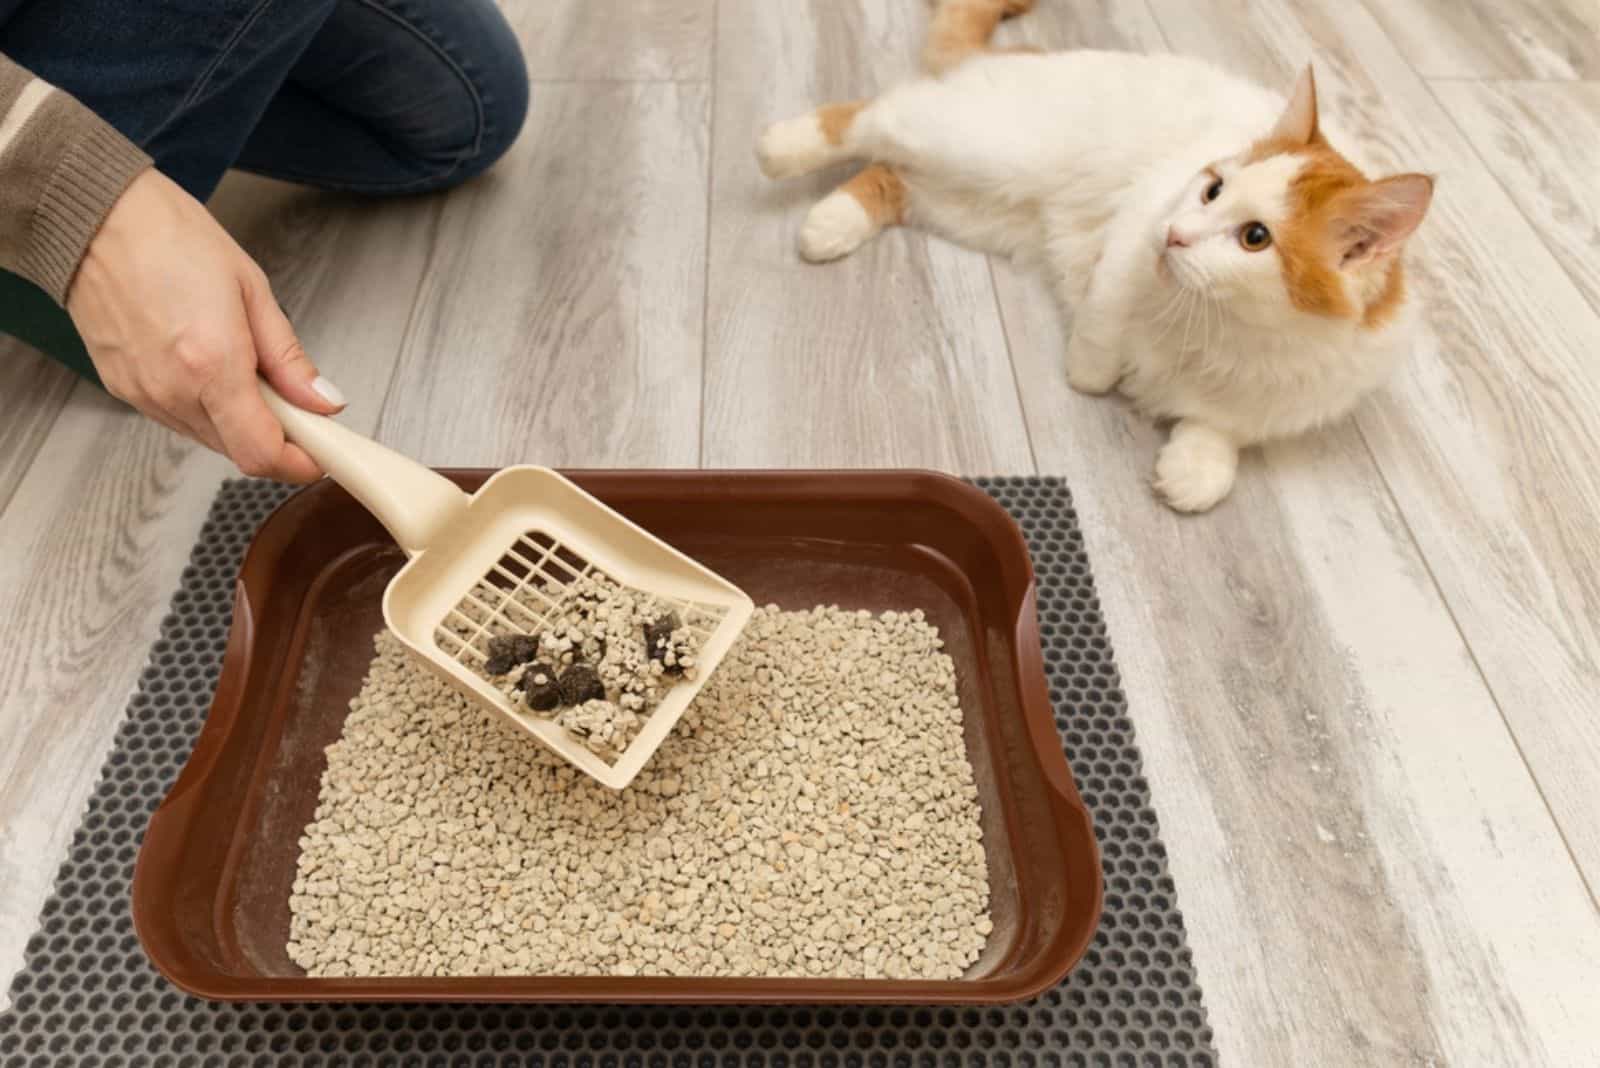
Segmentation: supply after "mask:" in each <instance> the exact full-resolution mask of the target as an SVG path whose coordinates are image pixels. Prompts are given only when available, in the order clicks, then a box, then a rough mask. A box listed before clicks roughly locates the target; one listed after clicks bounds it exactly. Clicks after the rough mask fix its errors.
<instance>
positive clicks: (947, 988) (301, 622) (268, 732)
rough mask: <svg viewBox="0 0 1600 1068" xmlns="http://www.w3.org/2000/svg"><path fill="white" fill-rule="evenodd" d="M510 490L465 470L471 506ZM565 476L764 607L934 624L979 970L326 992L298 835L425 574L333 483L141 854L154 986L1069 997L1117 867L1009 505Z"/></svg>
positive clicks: (808, 475) (515, 980)
mask: <svg viewBox="0 0 1600 1068" xmlns="http://www.w3.org/2000/svg"><path fill="white" fill-rule="evenodd" d="M490 473H491V472H487V471H458V472H446V474H447V475H448V476H449V477H450V478H452V479H454V480H456V481H457V482H458V483H460V484H461V485H462V486H463V487H464V488H466V489H468V490H472V489H476V488H477V486H478V485H479V484H481V483H482V482H483V480H484V479H485V478H486V477H488V475H489V474H490ZM569 476H570V477H571V478H572V479H573V480H574V481H576V482H577V483H578V484H579V485H580V486H582V487H583V488H584V489H585V490H587V491H588V492H590V493H592V494H594V495H595V496H596V497H598V498H600V499H601V500H602V501H604V502H605V503H606V504H608V505H610V506H611V507H613V508H615V509H617V510H618V511H619V512H621V513H622V514H623V515H625V516H626V517H627V518H629V519H630V520H632V521H633V522H635V523H638V524H639V525H641V526H642V527H644V528H645V529H646V530H649V531H650V532H652V533H653V534H655V535H656V536H658V537H660V538H662V539H663V540H665V541H667V542H669V543H670V544H672V545H673V546H675V547H676V548H678V549H680V550H682V551H683V552H686V553H688V554H689V555H690V556H692V557H694V558H695V559H697V560H699V561H701V562H702V563H704V564H705V565H706V566H707V567H710V568H712V569H713V570H715V571H717V572H718V573H720V574H722V575H725V576H727V578H728V579H729V580H730V581H732V582H734V583H736V584H738V585H739V586H741V587H742V588H743V589H744V590H745V591H746V592H748V593H749V594H750V596H751V597H753V598H754V599H755V601H756V603H757V604H766V603H773V602H775V603H777V604H779V605H781V606H783V607H785V608H810V607H812V606H814V605H817V604H838V605H840V606H842V607H845V608H867V609H873V610H883V609H889V608H893V609H911V608H921V609H922V610H923V611H924V612H926V613H927V615H928V618H929V619H930V620H931V621H932V622H933V623H934V624H936V625H937V626H938V628H939V630H940V632H941V634H942V635H943V637H944V639H945V642H946V648H947V649H948V651H949V653H950V655H951V656H952V657H953V658H954V660H955V664H956V675H957V684H958V687H959V690H960V697H961V705H962V708H963V710H964V712H965V716H966V726H965V734H966V742H967V748H968V752H969V754H970V755H971V758H972V763H973V768H974V771H975V773H976V778H977V785H978V796H979V802H980V805H981V809H982V821H983V842H984V848H985V851H986V852H987V854H988V863H989V880H990V887H991V915H992V917H993V919H994V924H995V926H994V932H993V933H992V934H991V935H990V936H989V941H988V945H987V946H986V948H985V950H984V952H983V954H982V956H981V957H980V958H979V960H978V961H977V962H976V963H975V964H974V965H973V966H972V967H971V968H969V969H968V971H967V974H966V975H965V976H963V977H962V978H961V979H958V980H950V981H915V982H912V981H903V980H888V979H782V978H770V979H763V978H747V979H709V978H686V977H681V976H653V977H652V976H641V977H627V978H624V977H615V978H613V977H606V976H585V977H570V976H484V977H481V978H454V979H452V978H432V977H418V978H366V979H362V978H350V979H318V978H310V977H307V976H306V975H305V974H304V972H303V971H302V970H301V969H300V968H299V966H297V965H295V964H294V963H293V962H291V961H290V960H289V957H288V955H287V953H286V952H285V949H284V943H285V941H286V938H287V934H288V930H289V888H290V884H291V883H292V882H293V880H294V876H295V864H296V860H297V856H298V851H299V843H298V840H299V838H300V835H301V833H302V831H303V830H304V828H305V826H306V824H307V823H308V822H309V821H310V818H311V813H312V810H313V809H315V807H316V804H317V791H318V784H319V781H320V777H321V774H322V770H323V766H324V756H323V749H324V747H325V746H327V745H328V744H329V743H331V742H333V741H334V740H335V739H336V738H338V737H339V734H340V731H341V729H342V727H343V724H344V718H345V715H346V714H347V712H348V706H349V701H350V698H351V697H353V696H354V695H355V694H356V692H357V690H359V688H360V686H361V680H362V677H363V675H364V674H365V673H366V670H367V667H368V664H369V663H370V661H371V657H372V637H373V635H375V634H376V633H378V631H380V630H381V629H382V627H383V614H382V606H381V605H380V603H379V602H380V597H381V595H382V592H383V589H384V586H385V584H386V583H387V582H388V581H389V578H390V577H391V576H392V575H393V574H394V573H395V571H396V570H398V569H399V568H400V566H401V565H402V564H404V562H405V556H404V554H403V553H401V552H400V550H399V549H398V548H396V546H395V544H394V542H393V541H392V540H391V539H390V538H389V537H388V535H387V534H386V533H385V532H384V530H383V528H382V527H380V526H379V525H378V522H377V521H376V520H375V519H373V518H372V516H371V515H370V514H369V513H368V512H367V511H366V509H364V508H363V507H361V505H360V504H358V503H356V501H355V500H354V499H353V498H352V497H350V496H349V495H348V494H346V493H345V492H344V491H343V490H342V489H340V488H339V487H338V486H336V485H334V484H332V483H330V482H326V481H324V482H322V483H319V484H318V485H316V486H313V487H311V488H309V489H307V490H305V491H303V492H301V493H298V494H296V495H295V496H294V497H292V498H290V499H289V500H288V501H287V502H285V503H284V505H283V506H282V507H280V508H279V509H278V510H277V511H276V512H274V513H273V514H272V515H271V516H270V517H268V519H267V520H266V522H265V523H263V524H262V526H261V529H260V530H259V531H258V532H257V533H256V536H255V539H254V540H253V541H252V543H251V545H250V548H249V551H248V552H247V553H246V555H245V559H244V563H243V566H242V568H241V571H240V575H239V583H238V588H237V590H236V591H235V595H234V613H233V627H232V631H231V633H230V634H229V638H228V645H227V650H226V653H225V654H224V659H223V666H222V675H221V678H220V681H219V682H218V685H217V693H216V697H215V699H214V700H213V702H212V706H211V711H210V714H209V716H208V717H207V719H206V724H205V727H204V729H203V730H202V731H201V733H200V737H199V739H198V741H197V742H196V743H195V748H194V752H193V754H191V755H190V757H189V761H188V763H187V764H186V765H185V767H184V769H183V771H182V773H181V774H180V775H179V776H178V781H177V783H176V784H175V785H174V786H173V788H172V791H171V792H170V793H169V794H168V795H167V797H166V799H165V800H163V801H162V803H161V807H160V808H158V809H157V810H156V813H155V815H154V816H153V817H152V818H151V820H150V827H149V830H148V831H147V832H146V834H145V838H144V843H143V845H142V846H141V848H140V851H139V860H138V864H137V866H136V868H135V870H134V878H133V918H134V924H135V926H136V928H137V929H138V932H139V939H140V941H141V942H142V943H143V944H144V948H145V952H146V953H148V954H149V956H150V959H151V961H152V962H153V963H154V964H155V966H156V967H157V968H158V969H160V970H161V972H162V973H163V974H165V975H166V976H167V978H169V979H171V980H172V982H174V983H176V984H177V985H178V986H180V987H182V988H183V989H184V990H187V991H189V992H190V993H193V994H197V995H199V996H201V997H206V998H216V999H225V1000H249V1001H530V1002H556V1001H561V1002H650V1003H679V1004H683V1003H726V1002H734V1003H755V1002H775V1003H790V1004H792V1003H828V1004H840V1003H868V1002H877V1003H883V1002H889V1003H908V1004H995V1003H1005V1002H1011V1001H1019V1000H1022V999H1024V998H1028V997H1032V996H1033V995H1035V994H1038V993H1040V992H1042V991H1044V990H1046V989H1048V988H1049V987H1051V986H1053V985H1054V984H1055V983H1057V982H1058V981H1060V979H1061V978H1062V977H1063V976H1065V975H1066V973H1067V972H1068V970H1070V969H1071V967H1072V966H1073V965H1074V964H1076V963H1077V961H1078V959H1079V958H1080V957H1081V956H1082V955H1083V952H1084V950H1085V949H1086V948H1087V946H1088V944H1089V940H1090V938H1091V937H1092V936H1093V934H1094V929H1095V925H1096V923H1097V921H1098V920H1099V917H1100V906H1101V896H1102V890H1101V875H1100V857H1099V851H1098V849H1097V847H1096V845H1095V839H1094V834H1093V832H1092V830H1091V827H1090V819H1089V814H1088V811H1087V810H1086V809H1085V808H1084V806H1083V802H1082V801H1081V800H1080V799H1079V797H1078V791H1077V788H1076V787H1075V786H1074V784H1073V781H1072V774H1071V772H1070V771H1069V770H1068V767H1067V762H1066V758H1065V756H1064V755H1063V753H1062V749H1061V741H1060V737H1059V735H1058V734H1057V733H1056V729H1055V725H1054V722H1053V717H1052V713H1051V707H1050V698H1049V692H1048V689H1047V686H1046V682H1045V676H1044V665H1043V661H1042V656H1041V650H1040V644H1039V625H1038V619H1037V615H1036V612H1035V590H1034V576H1033V567H1032V564H1031V563H1030V562H1029V559H1028V550H1027V546H1026V544H1025V543H1024V542H1023V539H1022V534H1021V532H1020V531H1019V530H1018V528H1017V526H1016V524H1015V523H1014V522H1013V521H1012V519H1011V517H1010V516H1009V515H1007V514H1006V512H1005V511H1004V509H1002V508H1001V507H1000V506H999V505H998V504H996V503H995V502H994V501H993V500H991V499H990V498H989V496H988V495H987V494H985V493H984V492H983V491H981V490H979V489H977V488H976V487H974V486H972V485H969V484H968V483H965V482H961V481H959V480H957V479H953V478H949V477H947V476H944V475H938V474H932V473H926V472H907V471H863V472H688V471H685V472H621V471H618V472H611V471H604V472H602V471H596V472H574V473H569ZM529 744H532V743H531V742H530V743H529Z"/></svg>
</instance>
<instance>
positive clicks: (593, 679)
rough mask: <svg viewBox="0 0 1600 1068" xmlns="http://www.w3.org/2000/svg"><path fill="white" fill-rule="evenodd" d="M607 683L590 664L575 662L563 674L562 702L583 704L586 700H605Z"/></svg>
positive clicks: (569, 704) (565, 703)
mask: <svg viewBox="0 0 1600 1068" xmlns="http://www.w3.org/2000/svg"><path fill="white" fill-rule="evenodd" d="M605 699H606V688H605V684H604V683H602V682H601V681H600V675H599V673H598V672H596V671H595V669H594V668H592V667H590V666H589V665H588V664H573V665H572V666H571V667H569V668H568V669H567V670H566V673H565V674H563V675H562V676H561V703H562V704H564V705H568V706H571V705H581V704H583V703H584V702H585V701H604V700H605Z"/></svg>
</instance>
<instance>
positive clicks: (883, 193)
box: [800, 163, 906, 263]
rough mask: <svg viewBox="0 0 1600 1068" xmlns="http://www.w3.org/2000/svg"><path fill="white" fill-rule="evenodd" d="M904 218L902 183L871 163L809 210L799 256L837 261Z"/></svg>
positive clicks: (889, 170)
mask: <svg viewBox="0 0 1600 1068" xmlns="http://www.w3.org/2000/svg"><path fill="white" fill-rule="evenodd" d="M905 215H906V187H905V183H904V182H902V181H901V180H900V176H899V175H898V174H896V173H895V172H894V169H893V168H892V167H889V166H887V165H885V164H882V163H874V164H873V165H872V166H870V167H867V168H866V169H865V170H863V171H862V172H861V173H860V174H857V175H856V176H855V177H854V178H852V179H850V180H849V181H848V182H846V183H844V184H843V185H841V186H840V187H839V188H838V189H835V190H834V191H833V192H831V193H829V194H828V195H827V196H825V197H823V198H822V199H821V200H819V201H817V203H816V205H815V206H813V207H812V209H811V211H810V212H809V213H808V214H807V215H806V221H805V222H804V223H803V224H801V226H800V255H801V256H802V257H804V258H805V259H807V260H809V261H811V262H812V263H825V262H827V261H828V260H836V259H838V258H839V257H841V256H846V255H849V254H850V253H852V252H854V251H855V250H856V249H858V248H860V247H861V246H862V245H864V244H866V243H867V242H868V241H870V240H871V239H872V238H873V237H874V236H876V235H877V234H878V232H879V231H881V230H882V229H883V228H884V227H886V226H897V225H899V224H900V223H903V222H905Z"/></svg>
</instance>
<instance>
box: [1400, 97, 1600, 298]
mask: <svg viewBox="0 0 1600 1068" xmlns="http://www.w3.org/2000/svg"><path fill="white" fill-rule="evenodd" d="M1431 88H1432V89H1433V92H1434V94H1435V95H1436V96H1438V98H1439V100H1440V102H1441V103H1442V104H1443V105H1444V108H1445V110H1446V111H1447V112H1449V115H1450V117H1451V118H1452V119H1454V120H1455V122H1456V125H1458V126H1460V127H1461V128H1462V129H1463V130H1464V131H1465V132H1466V134H1467V137H1468V138H1469V139H1470V140H1471V142H1472V146H1473V148H1475V149H1476V150H1477V152H1478V155H1479V156H1481V157H1482V158H1483V160H1484V162H1485V164H1487V166H1488V168H1489V170H1490V171H1491V172H1493V174H1494V176H1495V177H1496V178H1497V179H1498V180H1499V182H1500V184H1501V185H1502V186H1504V187H1505V189H1506V191H1507V192H1508V193H1510V194H1511V199H1512V200H1514V201H1516V204H1517V207H1518V208H1520V209H1522V214H1523V215H1524V216H1525V217H1526V218H1527V220H1528V221H1529V222H1530V223H1532V224H1533V228H1534V229H1535V230H1537V231H1538V233H1539V236H1540V237H1541V238H1543V239H1544V243H1545V244H1546V245H1547V246H1548V247H1549V248H1550V251H1551V252H1552V253H1554V254H1555V257H1556V259H1558V260H1560V261H1561V266H1562V267H1564V268H1566V271H1567V273H1568V274H1569V275H1571V276H1572V280H1573V281H1574V282H1576V283H1577V285H1578V288H1580V289H1581V290H1583V293H1584V295H1585V296H1586V297H1587V298H1588V299H1589V305H1590V307H1593V308H1595V309H1597V310H1600V185H1597V184H1596V181H1595V178H1596V176H1597V175H1600V84H1595V83H1592V82H1584V83H1573V82H1493V83H1487V82H1484V83H1479V82H1438V83H1435V84H1434V85H1432V86H1431Z"/></svg>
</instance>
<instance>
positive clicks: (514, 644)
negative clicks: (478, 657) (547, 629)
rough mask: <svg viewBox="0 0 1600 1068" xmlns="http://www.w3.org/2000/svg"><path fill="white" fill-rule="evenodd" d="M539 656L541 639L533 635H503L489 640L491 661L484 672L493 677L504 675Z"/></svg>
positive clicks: (484, 668) (484, 667) (485, 666)
mask: <svg viewBox="0 0 1600 1068" xmlns="http://www.w3.org/2000/svg"><path fill="white" fill-rule="evenodd" d="M537 655H539V639H537V638H535V637H534V636H533V635H531V634H502V635H500V636H499V637H497V638H490V639H489V661H488V663H486V664H484V665H483V670H485V671H487V672H488V673H489V674H491V675H504V674H507V673H508V672H510V670H511V669H512V668H514V667H516V666H517V665H518V664H526V663H527V662H528V661H530V660H532V659H533V658H534V657H535V656H537Z"/></svg>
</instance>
